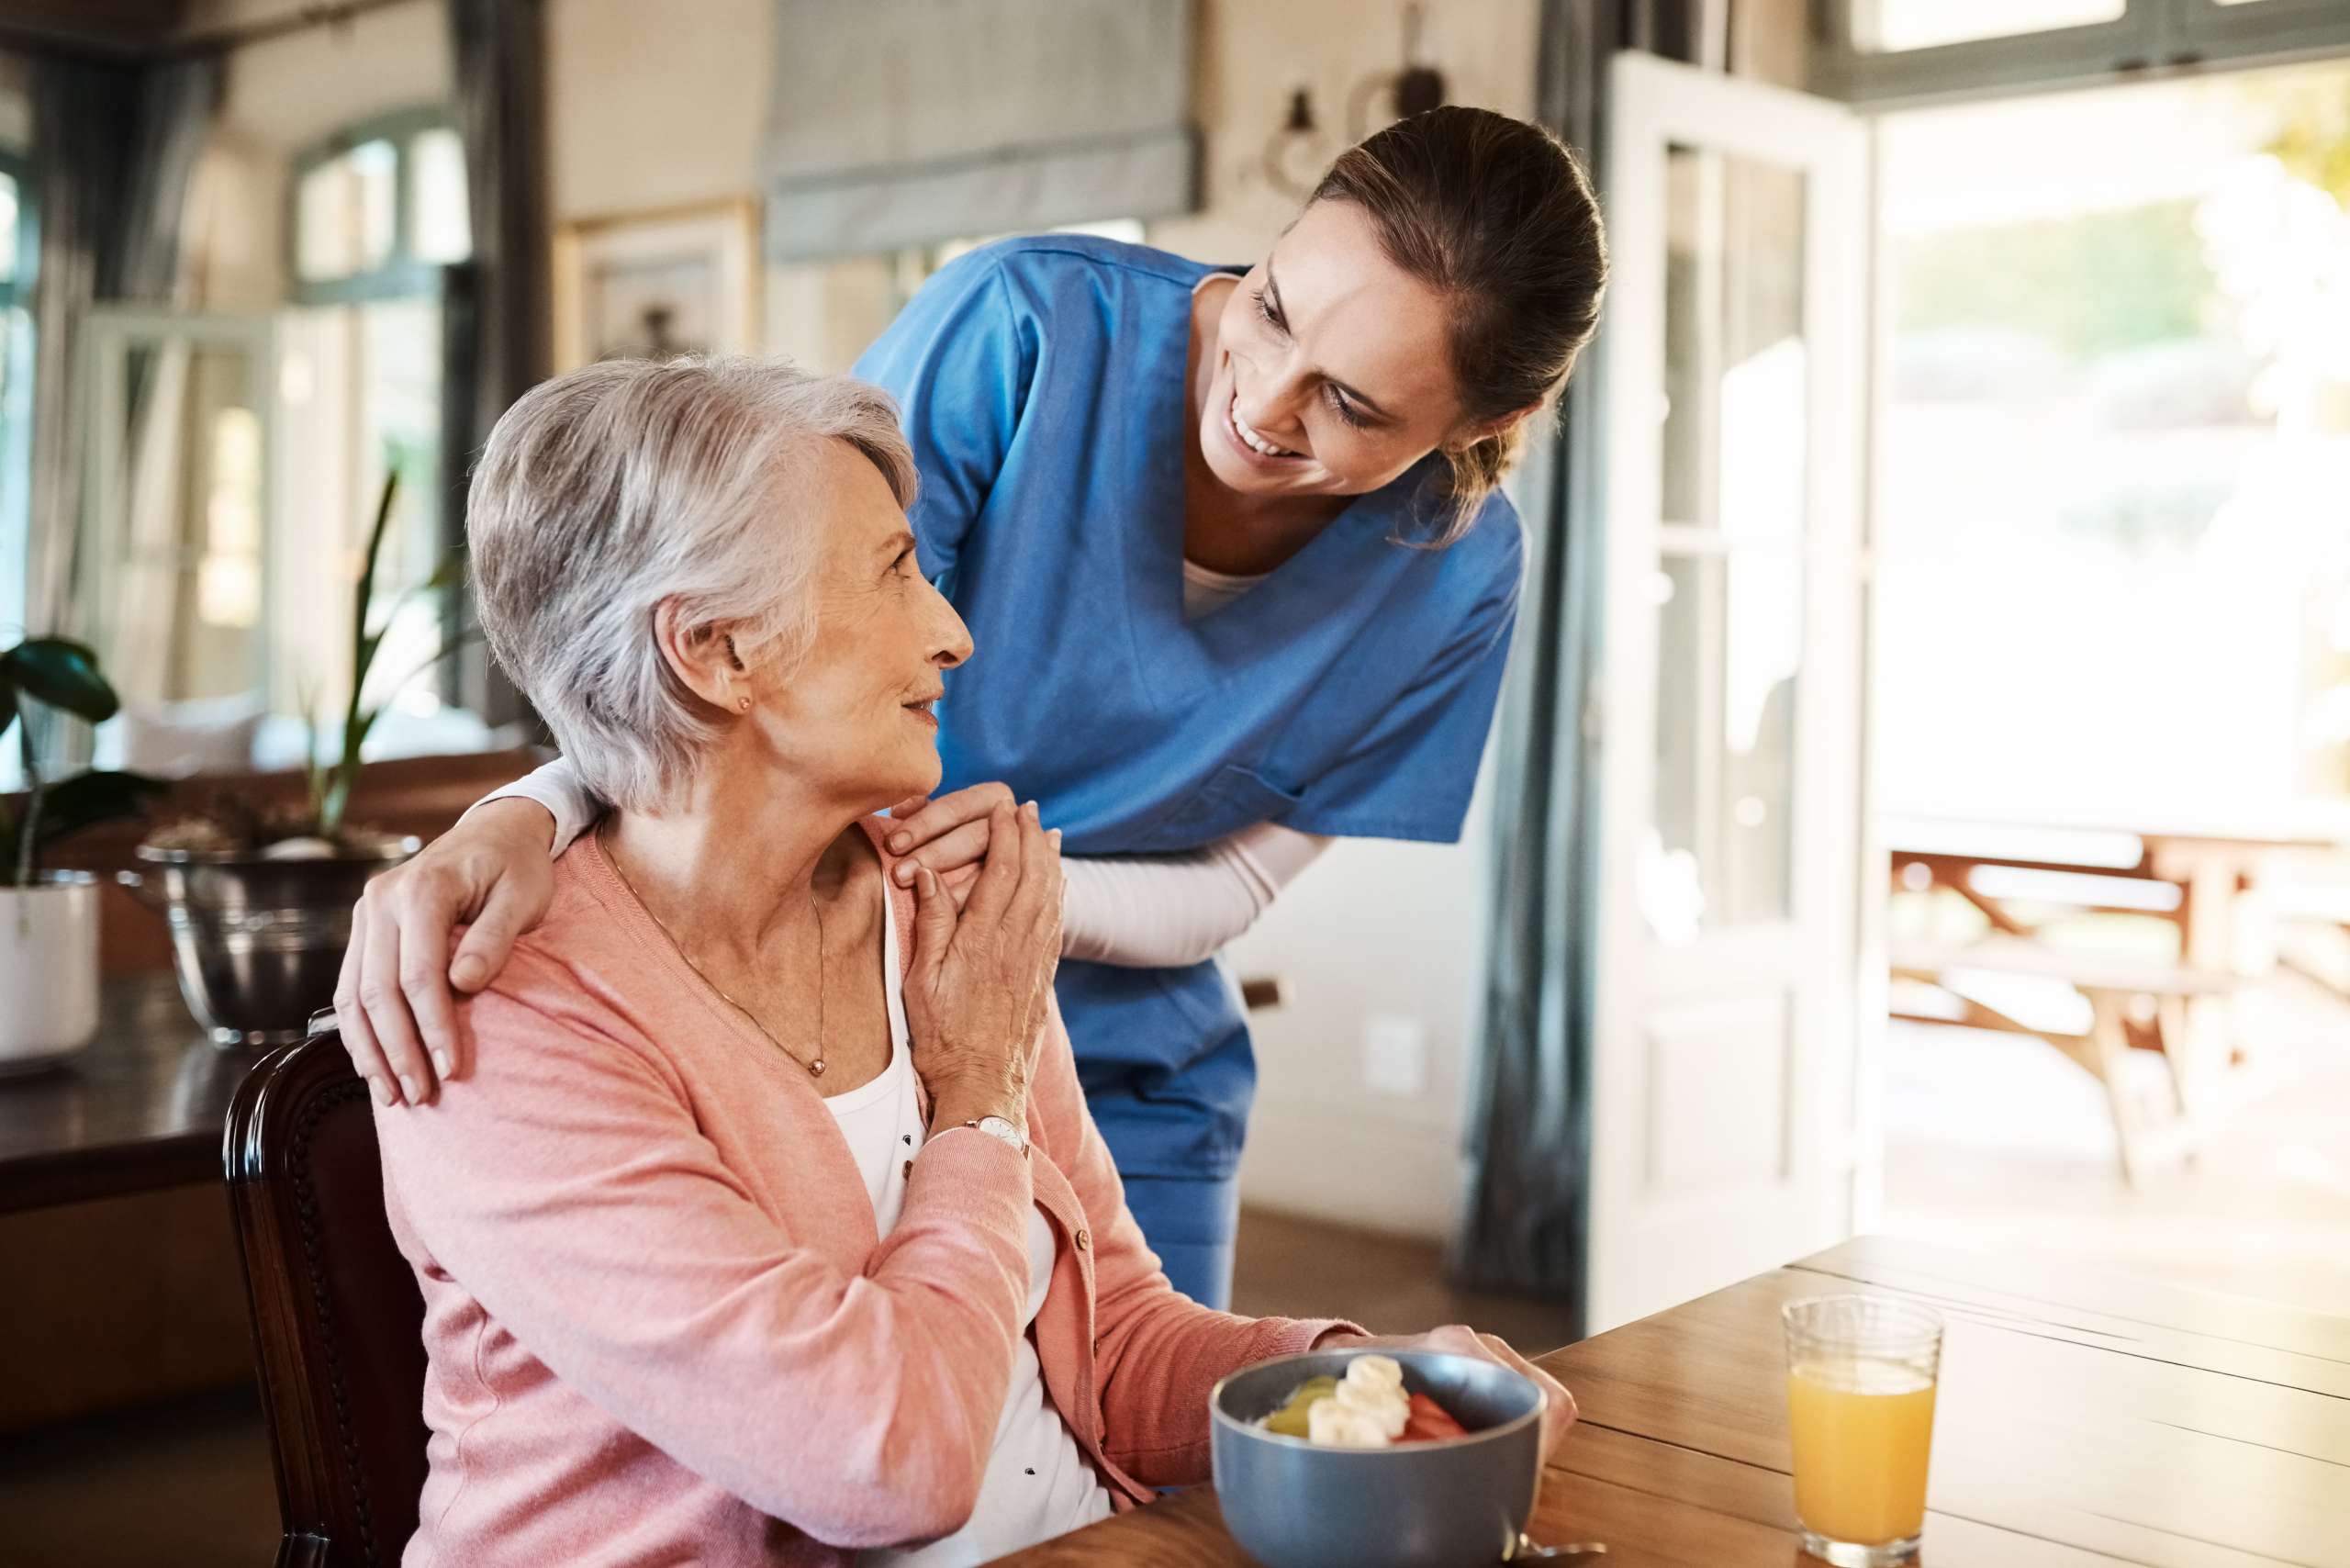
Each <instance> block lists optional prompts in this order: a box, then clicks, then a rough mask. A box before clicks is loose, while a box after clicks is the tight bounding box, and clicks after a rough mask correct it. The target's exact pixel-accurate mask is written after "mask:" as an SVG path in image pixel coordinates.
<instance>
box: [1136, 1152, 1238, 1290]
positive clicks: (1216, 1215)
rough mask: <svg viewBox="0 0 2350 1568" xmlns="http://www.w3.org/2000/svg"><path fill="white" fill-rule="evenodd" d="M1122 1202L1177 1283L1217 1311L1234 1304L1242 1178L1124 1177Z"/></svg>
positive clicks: (1175, 1284)
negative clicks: (1234, 1257)
mask: <svg viewBox="0 0 2350 1568" xmlns="http://www.w3.org/2000/svg"><path fill="white" fill-rule="evenodd" d="M1125 1184H1126V1206H1127V1207H1128V1208H1130V1209H1132V1210H1133V1211H1134V1215H1135V1220H1136V1223H1137V1224H1138V1225H1140V1226H1142V1234H1143V1239H1144V1240H1146V1241H1147V1242H1149V1243H1150V1249H1151V1250H1152V1251H1153V1252H1156V1253H1158V1260H1159V1262H1160V1263H1161V1264H1162V1265H1163V1266H1164V1267H1165V1268H1166V1270H1167V1278H1168V1279H1169V1281H1170V1282H1173V1284H1174V1286H1175V1288H1176V1289H1177V1290H1179V1291H1181V1292H1182V1293H1183V1294H1185V1295H1187V1296H1190V1297H1191V1298H1192V1300H1193V1301H1196V1302H1198V1303H1199V1304H1200V1305H1202V1306H1212V1307H1214V1308H1215V1309H1216V1310H1217V1311H1218V1312H1224V1311H1227V1310H1229V1309H1230V1307H1231V1305H1232V1238H1233V1236H1234V1235H1235V1233H1236V1232H1237V1231H1238V1229H1239V1227H1240V1178H1239V1177H1237V1176H1226V1177H1223V1178H1221V1179H1220V1180H1210V1181H1204V1182H1203V1181H1197V1180H1194V1179H1192V1178H1190V1177H1184V1176H1129V1177H1126V1178H1125Z"/></svg>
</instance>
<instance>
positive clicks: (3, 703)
mask: <svg viewBox="0 0 2350 1568" xmlns="http://www.w3.org/2000/svg"><path fill="white" fill-rule="evenodd" d="M15 722H17V682H16V678H15V672H14V671H12V670H10V669H8V668H6V666H0V735H5V734H7V733H8V726H9V725H11V724H13V723H15Z"/></svg>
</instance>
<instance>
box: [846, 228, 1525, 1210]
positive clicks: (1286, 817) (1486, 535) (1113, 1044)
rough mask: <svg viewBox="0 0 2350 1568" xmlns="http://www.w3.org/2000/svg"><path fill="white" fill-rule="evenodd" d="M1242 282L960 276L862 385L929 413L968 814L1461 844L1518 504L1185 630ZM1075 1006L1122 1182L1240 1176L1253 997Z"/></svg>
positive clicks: (1089, 991) (1124, 264)
mask: <svg viewBox="0 0 2350 1568" xmlns="http://www.w3.org/2000/svg"><path fill="white" fill-rule="evenodd" d="M1218 270H1227V269H1217V268H1212V267H1207V266H1203V265H1201V264H1199V263H1194V262H1190V261H1185V260H1183V259H1181V257H1177V256H1172V255H1169V254H1167V253H1166V252H1160V251H1154V250H1150V249H1147V248H1146V247H1142V246H1136V245H1124V244H1118V243H1115V242H1113V241H1102V240H1092V239H1084V238H1076V237H1069V236H1047V237H1042V238H1037V239H1028V240H1013V241H1003V242H1002V243H999V244H995V245H990V246H988V247H985V248H984V249H981V250H979V251H975V252H971V253H970V254H968V255H966V256H963V257H961V258H959V259H957V261H955V262H954V263H950V264H949V265H947V266H946V267H944V268H942V269H940V271H939V272H938V274H936V275H935V276H934V277H933V278H932V279H931V280H930V281H929V282H928V283H926V284H925V285H923V288H922V290H921V292H920V293H918V294H917V295H916V296H915V297H914V298H913V299H912V302H911V303H909V304H908V305H907V307H906V308H905V310H904V312H903V313H902V314H901V315H900V316H899V318H898V319H897V320H896V322H895V323H894V324H893V325H891V326H890V330H888V331H886V332H884V333H883V334H882V336H881V337H880V339H879V340H878V341H877V342H875V343H874V345H873V346H872V348H870V349H869V350H867V352H866V353H865V355H864V357H863V358H862V359H860V360H859V361H858V362H857V364H856V374H857V375H860V376H863V377H864V378H866V379H867V380H869V381H872V382H875V383H877V384H878V385H879V386H883V387H886V388H887V389H888V390H889V391H890V392H891V393H892V394H893V395H895V396H896V398H898V400H899V402H900V403H901V406H902V408H903V409H904V413H905V427H906V434H907V437H908V439H909V440H910V441H911V442H912V445H913V453H914V460H915V463H916V465H917V466H918V467H919V469H920V471H921V480H922V490H921V495H920V497H919V498H917V499H916V501H915V503H914V506H913V508H912V512H911V516H912V522H913V529H914V533H915V536H916V538H917V540H918V541H919V550H920V554H921V559H922V563H923V569H924V570H925V571H926V572H928V573H929V574H930V575H931V577H933V578H934V580H935V581H936V582H937V583H938V585H939V587H940V588H941V589H942V590H943V591H945V593H946V596H947V598H948V599H950V600H952V601H953V603H954V605H955V608H956V610H957V611H959V612H960V613H961V615H962V617H963V619H964V621H965V622H967V623H968V625H969V627H970V629H971V635H972V639H973V642H974V644H975V646H976V652H975V653H974V655H973V656H972V658H971V659H970V660H969V662H968V663H967V664H965V665H964V666H962V667H961V668H959V669H956V670H952V671H950V672H948V674H947V676H946V699H945V700H944V701H943V702H941V703H940V705H939V721H940V738H939V750H940V753H941V755H942V756H943V757H944V758H945V761H946V781H945V784H944V785H943V786H942V787H943V788H946V789H959V788H962V787H963V786H965V785H968V784H973V783H977V782H980V781H983V780H987V779H1002V781H1004V782H1005V783H1007V784H1009V785H1010V786H1011V787H1012V789H1013V791H1014V792H1015V793H1016V794H1017V795H1018V796H1019V797H1020V798H1021V799H1023V800H1029V799H1034V800H1035V801H1039V802H1040V803H1041V805H1042V810H1043V817H1044V820H1045V822H1046V825H1048V826H1052V827H1057V828H1060V829H1061V830H1062V831H1063V833H1064V835H1065V837H1064V847H1065V848H1066V849H1067V851H1068V852H1069V853H1070V854H1072V855H1130V854H1137V853H1154V852H1168V851H1180V850H1187V849H1194V848H1197V847H1199V846H1202V845H1204V844H1208V843H1211V842H1213V841H1214V840H1215V839H1219V838H1222V837H1225V836H1226V835H1227V834H1233V833H1237V832H1238V831H1239V830H1240V829H1242V828H1246V827H1249V826H1253V825H1255V824H1256V823H1262V822H1268V821H1270V822H1278V823H1282V824H1284V825H1285V826H1288V827H1292V828H1295V829H1297V830H1299V831H1300V832H1303V833H1315V834H1334V835H1343V836H1360V837H1375V838H1403V839H1422V840H1428V841H1434V842H1439V843H1450V842H1452V841H1454V840H1456V839H1458V838H1459V837H1460V822H1461V818H1462V816H1463V814H1464V813H1465V812H1467V810H1468V805H1469V795H1470V790H1471V789H1472V786H1473V785H1474V783H1475V781H1476V774H1477V766H1478V761H1479V758H1480V756H1482V754H1483V749H1484V744H1485V735H1486V732H1487V730H1488V728H1489V727H1490V724H1491V722H1492V718H1493V711H1494V699H1495V696H1496V694H1497V692H1498V690H1499V689H1500V685H1501V678H1502V666H1503V663H1504V660H1505V657H1506V655H1507V653H1508V647H1509V638H1510V631H1511V628H1512V625H1513V624H1514V622H1515V620H1516V609H1517V591H1518V581H1519V577H1520V575H1521V571H1522V566H1523V558H1524V544H1523V540H1522V537H1521V533H1520V529H1519V525H1518V521H1517V514H1516V511H1515V510H1514V509H1512V507H1511V506H1510V504H1509V503H1508V501H1507V500H1506V499H1505V498H1503V497H1501V496H1500V495H1498V494H1496V495H1495V496H1494V497H1493V498H1492V499H1490V500H1489V501H1487V502H1486V504H1485V508H1484V510H1483V513H1482V514H1481V515H1480V516H1479V518H1478V520H1477V522H1476V525H1475V526H1474V527H1473V528H1472V530H1471V531H1470V532H1469V533H1468V534H1467V535H1466V536H1465V537H1464V538H1462V539H1461V540H1460V542H1459V543H1455V544H1454V545H1453V546H1451V547H1450V548H1449V549H1446V550H1441V551H1432V550H1427V549H1420V548H1413V547H1411V546H1410V545H1409V544H1405V543H1398V542H1397V541H1398V540H1399V539H1400V538H1406V537H1409V536H1411V535H1412V534H1413V533H1414V532H1416V529H1415V522H1416V518H1419V517H1425V516H1428V515H1430V513H1431V511H1432V509H1433V508H1434V507H1435V506H1436V505H1438V504H1439V503H1437V502H1435V501H1432V500H1428V499H1425V498H1424V497H1426V496H1427V495H1428V493H1429V491H1430V489H1431V488H1432V482H1433V480H1434V478H1435V476H1436V475H1437V474H1438V472H1440V465H1441V459H1438V458H1433V457H1432V458H1430V459H1429V460H1428V462H1427V463H1426V464H1424V465H1421V466H1420V467H1418V468H1416V469H1415V470H1414V471H1413V472H1411V473H1409V474H1406V475H1405V476H1403V477H1402V478H1401V479H1398V480H1397V481H1396V482H1395V483H1394V484H1393V485H1391V486H1389V487H1386V488H1385V489H1382V490H1380V491H1377V492H1375V493H1373V494H1371V495H1367V496H1363V497H1360V498H1358V499H1356V500H1355V501H1354V503H1353V504H1352V505H1350V506H1349V507H1348V509H1347V510H1346V511H1344V512H1343V513H1341V514H1340V515H1339V516H1338V518H1337V520H1336V521H1333V522H1332V523H1331V524H1330V525H1329V526H1328V527H1326V528H1325V529H1324V530H1323V531H1322V532H1321V533H1319V534H1318V535H1316V536H1315V539H1314V540H1313V541H1312V542H1311V543H1308V544H1307V545H1306V546H1305V547H1304V549H1303V550H1301V551H1299V552H1298V553H1297V554H1295V555H1294V556H1292V558H1291V559H1289V560H1288V561H1286V562H1284V563H1283V564H1282V565H1281V567H1280V569H1278V570H1277V571H1275V572H1274V573H1273V574H1272V575H1271V576H1270V577H1267V578H1266V579H1265V580H1264V581H1263V582H1262V583H1259V585H1258V586H1257V587H1255V588H1251V589H1250V590H1249V591H1248V593H1246V594H1244V595H1242V596H1241V597H1240V598H1238V599H1235V600H1233V601H1231V602H1230V603H1228V604H1225V605H1224V606H1223V607H1221V608H1219V609H1217V610H1214V611H1213V612H1211V613H1209V614H1207V615H1205V616H1203V617H1202V618H1200V619H1199V620H1197V621H1192V622H1186V621H1185V620H1184V618H1183V576H1182V562H1183V454H1184V443H1185V442H1187V441H1189V440H1190V439H1191V433H1190V427H1191V422H1192V421H1191V417H1190V412H1189V398H1188V388H1187V385H1186V380H1185V368H1186V364H1185V362H1186V359H1187V357H1188V354H1189V351H1190V343H1191V320H1192V288H1193V286H1195V285H1197V284H1198V283H1199V281H1200V280H1201V279H1202V278H1203V277H1205V276H1207V275H1208V274H1210V273H1211V272H1214V271H1218ZM1057 990H1058V992H1059V997H1060V1003H1061V1011H1062V1014H1063V1015H1064V1017H1065V1018H1066V1019H1067V1021H1068V1024H1069V1036H1070V1042H1071V1044H1072V1045H1073V1047H1075V1050H1076V1054H1077V1062H1078V1070H1079V1076H1080V1080H1081V1081H1083V1083H1084V1086H1085V1089H1086V1093H1087V1098H1088V1101H1089V1103H1091V1106H1092V1109H1093V1114H1094V1117H1095V1119H1096V1121H1097V1122H1099V1123H1100V1124H1101V1126H1102V1136H1103V1137H1104V1138H1105V1139H1106V1140H1107V1141H1108V1143H1109V1145H1110V1148H1111V1150H1112V1152H1113V1155H1114V1156H1115V1157H1116V1159H1117V1162H1118V1167H1119V1169H1120V1170H1123V1171H1125V1172H1126V1173H1127V1174H1129V1175H1156V1176H1188V1177H1197V1178H1223V1177H1226V1176H1229V1175H1230V1174H1231V1173H1232V1172H1233V1170H1234V1169H1235V1168H1236V1167H1237V1164H1238V1161H1239V1157H1240V1147H1241V1139H1242V1136H1243V1134H1244V1132H1245V1130H1246V1127H1247V1122H1248V1105H1249V1101H1250V1099H1251V1097H1252V1096H1253V1094H1254V1092H1255V1088H1256V1062H1255V1058H1254V1057H1253V1056H1252V1055H1251V1052H1250V1048H1249V1041H1248V1025H1247V1024H1246V1022H1245V1021H1244V1017H1243V1013H1242V1009H1241V1004H1240V999H1239V994H1238V991H1237V988H1236V987H1235V986H1234V985H1233V984H1232V983H1231V980H1230V979H1229V977H1228V976H1227V975H1226V974H1225V971H1224V969H1223V967H1222V965H1221V964H1220V963H1218V962H1216V961H1213V960H1212V961H1210V962H1207V963H1203V964H1198V965H1193V966H1191V967H1189V968H1184V969H1123V968H1116V967H1112V966H1108V965H1102V964H1088V963H1076V962H1070V963H1064V964H1063V965H1062V966H1061V969H1060V978H1059V981H1058V986H1057Z"/></svg>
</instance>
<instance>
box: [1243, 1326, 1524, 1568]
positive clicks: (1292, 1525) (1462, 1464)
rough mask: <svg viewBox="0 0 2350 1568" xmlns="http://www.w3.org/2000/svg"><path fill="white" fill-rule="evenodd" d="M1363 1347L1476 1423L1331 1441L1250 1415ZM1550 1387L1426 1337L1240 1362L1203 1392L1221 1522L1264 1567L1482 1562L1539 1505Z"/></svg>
mask: <svg viewBox="0 0 2350 1568" xmlns="http://www.w3.org/2000/svg"><path fill="white" fill-rule="evenodd" d="M1364 1354H1372V1355H1382V1356H1393V1358H1394V1359H1395V1360H1396V1361H1398V1362H1399V1363H1401V1364H1402V1366H1403V1368H1404V1389H1405V1391H1406V1392H1408V1393H1412V1394H1428V1395H1431V1396H1432V1397H1433V1398H1434V1399H1435V1400H1436V1402H1437V1403H1438V1404H1439V1405H1441V1406H1444V1407H1445V1408H1446V1409H1447V1410H1449V1411H1450V1412H1451V1413H1452V1414H1453V1416H1454V1417H1455V1418H1457V1419H1458V1420H1459V1421H1460V1424H1461V1425H1462V1426H1464V1427H1466V1428H1469V1435H1468V1436H1467V1437H1465V1438H1450V1439H1445V1440H1443V1441H1440V1442H1427V1443H1406V1444H1402V1445H1399V1446H1397V1447H1394V1448H1389V1449H1368V1450H1366V1449H1334V1448H1316V1447H1315V1446H1314V1445H1313V1444H1312V1443H1309V1442H1307V1441H1305V1440H1304V1439H1302V1438H1286V1437H1282V1436H1281V1435H1279V1434H1277V1433H1273V1432H1268V1431H1265V1430H1264V1429H1262V1428H1259V1427H1258V1426H1257V1425H1255V1423H1256V1422H1257V1421H1259V1419H1261V1418H1262V1417H1266V1416H1269V1415H1270V1414H1272V1413H1273V1411H1275V1410H1277V1409H1279V1408H1280V1407H1281V1405H1282V1403H1283V1402H1284V1401H1286V1400H1287V1399H1288V1397H1289V1396H1290V1394H1292V1392H1294V1391H1295V1390H1296V1388H1297V1385H1298V1384H1299V1383H1304V1381H1305V1380H1306V1379H1308V1378H1315V1377H1343V1376H1345V1375H1346V1369H1347V1363H1348V1361H1352V1360H1353V1359H1354V1358H1355V1357H1356V1356H1358V1355H1364ZM1545 1397H1546V1396H1545V1395H1544V1394H1543V1393H1542V1391H1541V1389H1539V1388H1538V1387H1536V1386H1535V1385H1534V1383H1531V1382H1530V1381H1528V1380H1527V1379H1526V1378H1525V1377H1522V1376H1520V1375H1519V1374H1518V1373H1516V1372H1512V1371H1510V1370H1509V1368H1507V1367H1505V1366H1499V1365H1496V1364H1495V1363H1494V1362H1492V1361H1479V1360H1477V1359H1476V1358H1474V1357H1472V1356H1454V1355H1446V1354H1443V1353H1441V1352H1438V1351H1430V1350H1386V1349H1383V1348H1382V1349H1377V1350H1369V1351H1364V1350H1311V1351H1308V1352H1307V1353H1305V1354H1304V1355H1302V1356H1283V1357H1281V1358H1280V1359H1279V1360H1278V1361H1260V1362H1259V1363H1258V1364H1257V1365H1255V1366H1253V1367H1247V1368H1243V1369H1242V1370H1241V1371H1239V1372H1234V1373H1233V1374H1232V1375H1231V1376H1230V1377H1227V1378H1225V1380H1224V1381H1223V1382H1222V1383H1217V1384H1216V1385H1215V1392H1214V1393H1213V1394H1210V1395H1209V1396H1208V1424H1209V1438H1210V1443H1211V1448H1212V1451H1213V1453H1214V1460H1215V1491H1216V1500H1217V1501H1218V1502H1219V1503H1220V1504H1222V1505H1223V1508H1224V1522H1225V1528H1227V1529H1230V1530H1231V1531H1232V1536H1233V1539H1234V1540H1237V1541H1238V1542H1239V1543H1240V1545H1241V1546H1242V1548H1243V1549H1244V1550H1246V1551H1248V1555H1250V1556H1251V1557H1254V1558H1255V1559H1257V1561H1258V1562H1261V1563H1263V1564H1265V1565H1266V1568H1487V1565H1488V1564H1492V1563H1496V1562H1502V1561H1504V1560H1505V1558H1506V1557H1507V1556H1508V1555H1509V1554H1510V1552H1511V1551H1512V1549H1513V1548H1515V1547H1516V1544H1517V1539H1518V1534H1519V1532H1520V1531H1522V1530H1524V1529H1526V1523H1527V1519H1528V1518H1531V1517H1532V1516H1533V1513H1534V1495H1535V1492H1536V1489H1537V1488H1538V1487H1539V1484H1540V1482H1541V1479H1542V1406H1543V1404H1544V1401H1545Z"/></svg>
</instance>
